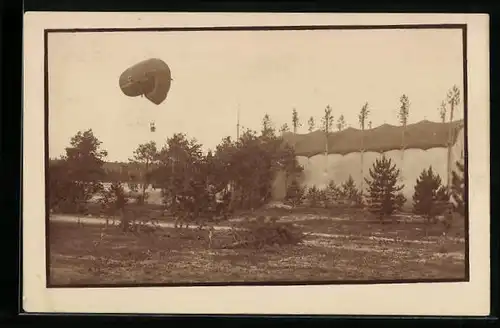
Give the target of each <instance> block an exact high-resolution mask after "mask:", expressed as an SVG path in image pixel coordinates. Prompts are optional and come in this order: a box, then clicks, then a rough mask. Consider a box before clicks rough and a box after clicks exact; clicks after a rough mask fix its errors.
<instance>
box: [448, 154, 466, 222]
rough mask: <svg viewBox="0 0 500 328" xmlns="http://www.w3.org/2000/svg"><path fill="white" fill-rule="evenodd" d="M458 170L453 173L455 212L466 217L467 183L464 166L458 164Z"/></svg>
mask: <svg viewBox="0 0 500 328" xmlns="http://www.w3.org/2000/svg"><path fill="white" fill-rule="evenodd" d="M456 165H457V170H458V173H457V172H456V171H453V172H452V180H451V197H452V198H453V201H454V208H455V212H457V213H460V214H461V215H464V216H465V183H464V164H463V163H461V162H460V161H457V162H456Z"/></svg>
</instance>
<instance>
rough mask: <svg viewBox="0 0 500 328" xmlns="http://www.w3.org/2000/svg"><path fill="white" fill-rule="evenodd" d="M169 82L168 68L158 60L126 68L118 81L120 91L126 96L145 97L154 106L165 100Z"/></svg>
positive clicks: (170, 80)
mask: <svg viewBox="0 0 500 328" xmlns="http://www.w3.org/2000/svg"><path fill="white" fill-rule="evenodd" d="M171 82H172V75H171V72H170V68H169V67H168V65H167V64H166V63H165V62H164V61H163V60H161V59H158V58H151V59H147V60H144V61H141V62H139V63H137V64H135V65H133V66H131V67H129V68H127V69H126V70H125V71H124V72H123V73H122V74H121V75H120V79H119V84H120V89H121V90H122V92H123V93H124V94H125V95H126V96H129V97H137V96H145V97H146V98H147V99H148V100H149V101H151V102H152V103H154V104H156V105H159V104H161V103H162V102H163V101H164V100H165V99H166V98H167V95H168V92H169V90H170V85H171Z"/></svg>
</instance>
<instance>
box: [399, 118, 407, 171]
mask: <svg viewBox="0 0 500 328" xmlns="http://www.w3.org/2000/svg"><path fill="white" fill-rule="evenodd" d="M405 132H406V124H404V125H403V132H402V136H401V167H400V173H401V175H400V177H401V178H403V166H404V160H405V149H406V145H405V134H406V133H405Z"/></svg>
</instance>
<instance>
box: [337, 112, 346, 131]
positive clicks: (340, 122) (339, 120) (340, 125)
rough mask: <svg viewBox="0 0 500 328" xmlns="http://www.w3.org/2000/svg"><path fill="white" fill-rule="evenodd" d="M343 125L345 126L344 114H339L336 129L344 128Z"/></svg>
mask: <svg viewBox="0 0 500 328" xmlns="http://www.w3.org/2000/svg"><path fill="white" fill-rule="evenodd" d="M345 126H346V122H345V118H344V115H343V114H342V115H340V116H339V118H338V120H337V131H342V130H344V129H345Z"/></svg>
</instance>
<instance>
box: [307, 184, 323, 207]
mask: <svg viewBox="0 0 500 328" xmlns="http://www.w3.org/2000/svg"><path fill="white" fill-rule="evenodd" d="M306 198H307V201H308V203H309V206H310V207H316V206H317V205H318V203H319V202H320V198H321V192H320V190H319V188H318V187H316V186H312V187H310V188H309V189H308V190H307V194H306Z"/></svg>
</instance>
